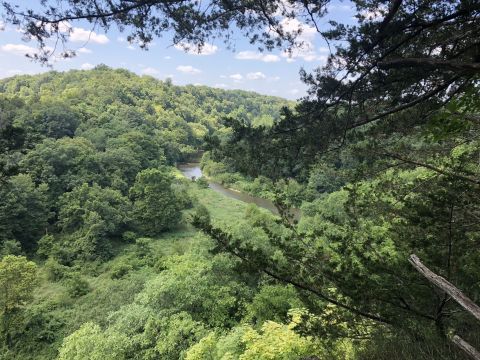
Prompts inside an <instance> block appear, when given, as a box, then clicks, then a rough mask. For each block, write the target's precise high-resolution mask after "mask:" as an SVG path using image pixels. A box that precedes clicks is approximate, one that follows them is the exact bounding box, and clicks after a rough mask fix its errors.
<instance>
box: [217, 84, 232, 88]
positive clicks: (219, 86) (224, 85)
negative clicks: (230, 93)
mask: <svg viewBox="0 0 480 360" xmlns="http://www.w3.org/2000/svg"><path fill="white" fill-rule="evenodd" d="M213 86H214V87H216V88H228V87H229V86H228V85H227V84H215V85H213Z"/></svg>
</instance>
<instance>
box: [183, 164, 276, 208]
mask: <svg viewBox="0 0 480 360" xmlns="http://www.w3.org/2000/svg"><path fill="white" fill-rule="evenodd" d="M177 168H178V170H180V171H181V172H182V174H183V175H184V176H185V177H187V178H189V179H191V178H192V177H193V176H194V177H195V178H196V179H198V178H199V177H201V176H202V170H201V169H200V164H199V163H196V162H192V163H183V164H179V165H178V166H177ZM208 186H209V187H210V189H212V190H213V191H216V192H217V193H219V194H222V195H224V196H227V197H229V198H232V199H236V200H240V201H243V202H245V203H249V204H255V205H257V206H259V207H261V208H264V209H267V210H269V211H271V212H272V213H274V214H275V215H278V210H277V208H276V207H275V205H273V202H271V201H270V200H267V199H263V198H260V197H256V196H252V195H249V194H246V193H242V192H240V191H236V190H232V189H228V188H226V187H224V186H222V185H220V184H218V183H215V182H209V184H208Z"/></svg>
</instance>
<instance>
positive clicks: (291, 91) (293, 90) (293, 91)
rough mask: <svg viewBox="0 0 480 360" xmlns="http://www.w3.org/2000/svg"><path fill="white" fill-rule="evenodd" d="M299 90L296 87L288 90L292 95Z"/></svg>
mask: <svg viewBox="0 0 480 360" xmlns="http://www.w3.org/2000/svg"><path fill="white" fill-rule="evenodd" d="M299 92H300V90H298V89H292V90H290V91H289V93H290V94H292V95H296V94H298V93H299Z"/></svg>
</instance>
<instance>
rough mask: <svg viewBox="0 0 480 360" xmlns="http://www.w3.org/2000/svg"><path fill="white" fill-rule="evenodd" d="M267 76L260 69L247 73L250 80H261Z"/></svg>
mask: <svg viewBox="0 0 480 360" xmlns="http://www.w3.org/2000/svg"><path fill="white" fill-rule="evenodd" d="M266 78H267V77H266V76H265V74H264V73H262V72H260V71H257V72H252V73H248V74H247V79H249V80H260V79H266Z"/></svg>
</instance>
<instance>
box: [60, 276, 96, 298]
mask: <svg viewBox="0 0 480 360" xmlns="http://www.w3.org/2000/svg"><path fill="white" fill-rule="evenodd" d="M66 286H67V293H68V295H70V296H71V297H73V298H77V297H80V296H83V295H86V294H88V293H89V292H90V291H91V290H92V289H91V287H90V284H89V282H88V281H87V280H85V279H84V278H82V277H81V276H80V275H79V274H75V275H73V276H72V277H71V278H70V279H68V280H67V283H66Z"/></svg>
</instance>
